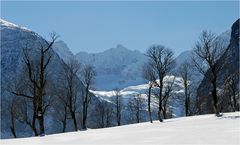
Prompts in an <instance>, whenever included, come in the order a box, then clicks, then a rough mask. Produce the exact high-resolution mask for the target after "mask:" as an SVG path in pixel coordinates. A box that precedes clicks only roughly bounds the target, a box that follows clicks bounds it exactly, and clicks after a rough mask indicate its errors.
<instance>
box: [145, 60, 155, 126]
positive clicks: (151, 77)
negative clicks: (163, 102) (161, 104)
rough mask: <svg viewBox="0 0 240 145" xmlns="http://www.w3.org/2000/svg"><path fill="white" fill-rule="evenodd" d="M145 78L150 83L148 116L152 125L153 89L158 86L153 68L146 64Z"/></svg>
mask: <svg viewBox="0 0 240 145" xmlns="http://www.w3.org/2000/svg"><path fill="white" fill-rule="evenodd" d="M143 78H144V79H146V80H147V81H148V93H147V96H148V114H149V120H150V122H151V123H152V111H151V95H152V88H153V87H154V86H155V84H156V78H157V75H156V73H155V71H154V70H153V68H152V66H151V65H149V64H145V65H144V66H143Z"/></svg>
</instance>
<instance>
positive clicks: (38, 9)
mask: <svg viewBox="0 0 240 145" xmlns="http://www.w3.org/2000/svg"><path fill="white" fill-rule="evenodd" d="M1 17H2V18H3V19H5V20H7V21H10V22H13V23H15V24H18V25H21V26H26V27H27V28H29V29H31V30H33V31H35V32H37V33H39V34H40V35H42V36H43V37H45V38H48V34H49V33H50V32H52V31H55V32H57V33H58V34H59V35H60V36H61V37H60V39H61V40H63V41H65V42H66V43H67V45H68V46H69V48H70V49H71V50H72V51H73V52H74V53H77V52H79V51H87V52H101V51H103V50H106V49H108V48H112V47H115V46H116V45H117V44H122V45H124V46H126V47H127V48H129V49H132V50H134V49H137V50H140V51H141V52H145V50H146V49H147V48H148V47H149V46H150V45H152V44H161V45H165V46H167V47H169V48H172V49H173V50H174V51H175V53H176V54H179V53H180V52H182V51H184V50H189V49H191V48H192V46H193V45H194V43H195V42H196V40H197V38H198V36H199V34H200V33H201V31H202V30H204V29H207V30H211V31H213V32H216V33H217V34H220V33H222V32H224V31H226V30H228V29H230V27H231V24H232V23H233V22H234V21H235V20H236V19H238V18H239V2H238V1H232V2H228V1H225V2H224V1H221V2H220V1H218V2H216V1H215V2H214V1H211V2H209V1H198V2H193V1H180V2H179V1H178V2H177V1H170V2H167V1H151V2H147V1H141V2H140V1H139V2H134V1H132V2H131V1H122V2H114V1H105V2H96V1H95V2H94V1H91V2H84V1H72V2H67V1H58V2H56V1H55V2H54V1H41V2H29V1H25V2H17V1H15V2H14V1H12V2H7V1H5V2H1Z"/></svg>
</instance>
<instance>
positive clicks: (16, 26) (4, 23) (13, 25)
mask: <svg viewBox="0 0 240 145" xmlns="http://www.w3.org/2000/svg"><path fill="white" fill-rule="evenodd" d="M0 24H1V29H2V27H3V26H5V27H8V28H17V29H23V30H26V31H31V30H30V29H28V28H26V27H23V26H19V25H16V24H14V23H11V22H8V21H6V20H3V19H0Z"/></svg>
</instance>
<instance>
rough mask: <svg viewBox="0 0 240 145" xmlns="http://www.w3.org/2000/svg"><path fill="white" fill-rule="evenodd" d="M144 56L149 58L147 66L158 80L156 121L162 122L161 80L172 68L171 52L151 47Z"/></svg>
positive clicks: (162, 47) (156, 46)
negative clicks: (153, 71) (150, 67)
mask: <svg viewBox="0 0 240 145" xmlns="http://www.w3.org/2000/svg"><path fill="white" fill-rule="evenodd" d="M146 56H147V57H148V58H149V65H151V66H152V67H153V68H154V70H155V71H156V73H157V75H158V79H159V83H158V84H157V85H158V87H159V106H158V120H159V121H160V122H162V121H163V120H162V118H161V113H162V111H163V110H162V96H163V93H162V91H163V78H164V77H165V76H166V75H167V74H168V73H169V72H170V71H171V69H172V68H173V66H174V57H173V51H172V50H171V49H168V48H165V47H164V46H160V45H153V46H151V47H150V48H149V49H148V50H147V52H146Z"/></svg>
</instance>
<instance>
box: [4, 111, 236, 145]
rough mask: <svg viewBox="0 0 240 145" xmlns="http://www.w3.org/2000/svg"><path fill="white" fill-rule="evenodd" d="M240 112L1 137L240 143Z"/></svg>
mask: <svg viewBox="0 0 240 145" xmlns="http://www.w3.org/2000/svg"><path fill="white" fill-rule="evenodd" d="M239 136H240V112H234V113H225V114H224V115H223V116H222V117H219V118H217V117H215V116H214V115H213V114H209V115H201V116H192V117H182V118H177V119H168V120H165V121H164V122H163V123H160V122H157V121H155V122H154V123H153V124H151V123H140V124H134V125H126V126H121V127H113V128H105V129H93V130H87V131H83V132H73V133H64V134H57V135H49V136H45V137H32V138H24V139H8V140H1V143H2V144H4V145H30V144H31V145H43V144H44V145H55V144H58V145H65V144H71V145H82V144H84V145H119V144H121V145H140V144H141V145H166V144H172V145H173V144H174V145H177V144H178V145H179V144H182V145H183V144H184V145H185V144H189V145H190V144H191V145H194V144H198V145H200V144H201V145H203V144H204V145H220V144H221V145H223V144H224V145H239V144H240V138H239Z"/></svg>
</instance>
